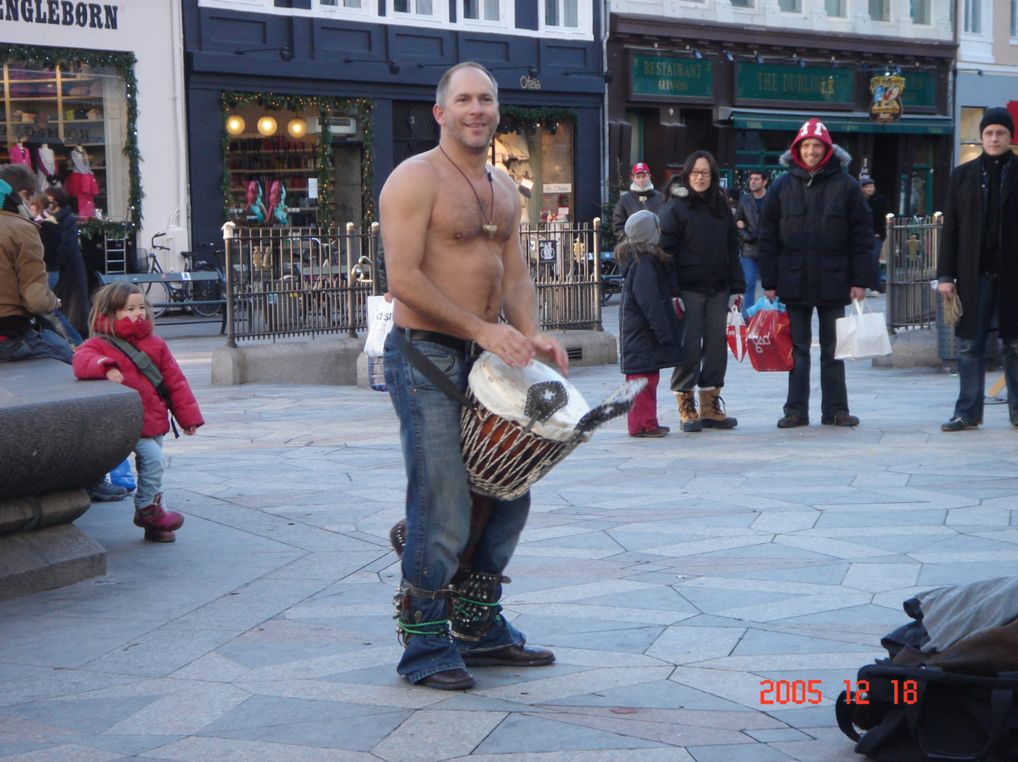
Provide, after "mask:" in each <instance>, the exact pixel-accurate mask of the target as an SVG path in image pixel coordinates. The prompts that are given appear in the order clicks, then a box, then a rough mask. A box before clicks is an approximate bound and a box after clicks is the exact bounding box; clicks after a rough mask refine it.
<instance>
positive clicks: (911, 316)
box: [885, 212, 943, 331]
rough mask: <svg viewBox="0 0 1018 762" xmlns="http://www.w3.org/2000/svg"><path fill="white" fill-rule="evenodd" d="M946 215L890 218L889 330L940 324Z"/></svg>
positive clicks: (888, 244) (888, 229) (889, 216)
mask: <svg viewBox="0 0 1018 762" xmlns="http://www.w3.org/2000/svg"><path fill="white" fill-rule="evenodd" d="M942 227H943V216H942V215H941V213H940V212H936V213H935V214H934V215H933V216H932V217H895V216H894V215H891V214H889V215H887V241H886V242H885V246H886V251H887V327H888V328H889V329H890V330H892V331H894V330H898V329H912V328H932V327H933V326H934V325H935V324H936V322H937V293H936V291H934V290H933V289H932V288H931V287H930V281H933V280H936V277H937V256H938V254H939V251H940V231H941V228H942Z"/></svg>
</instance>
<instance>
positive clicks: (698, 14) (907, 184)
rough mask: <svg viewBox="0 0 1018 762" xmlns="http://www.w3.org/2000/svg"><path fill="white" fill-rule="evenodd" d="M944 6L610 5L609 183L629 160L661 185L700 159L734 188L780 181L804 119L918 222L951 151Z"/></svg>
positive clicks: (945, 0) (950, 50) (794, 1)
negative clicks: (764, 174)
mask: <svg viewBox="0 0 1018 762" xmlns="http://www.w3.org/2000/svg"><path fill="white" fill-rule="evenodd" d="M952 1H953V0H919V1H917V2H906V1H905V0H867V1H866V2H863V0H734V1H733V0H703V2H689V1H687V0H613V2H612V3H611V18H610V26H609V39H608V43H607V64H608V69H607V70H608V72H609V73H610V74H611V75H612V76H611V83H610V84H609V86H608V87H609V97H608V110H609V140H608V156H609V160H608V165H609V171H610V173H611V182H612V183H613V184H617V183H621V182H624V175H625V172H626V168H628V166H629V165H630V164H631V163H632V161H633V160H635V159H637V158H640V159H644V160H646V161H647V162H648V163H649V164H650V165H651V167H652V169H653V170H654V173H655V177H654V179H655V181H656V182H657V183H658V184H661V183H663V182H664V181H665V180H667V178H668V176H669V175H670V173H671V172H673V171H674V170H675V169H676V168H677V167H678V166H679V165H681V163H682V161H683V159H684V158H685V156H687V155H688V154H689V153H690V152H692V151H694V150H697V149H706V150H709V151H711V152H712V153H714V154H715V155H716V156H717V158H718V161H719V163H720V164H721V165H722V167H723V168H724V169H725V182H726V183H729V184H735V185H738V186H740V187H741V185H742V183H743V180H744V178H745V176H746V174H747V173H748V171H749V170H751V169H757V168H760V169H764V170H767V171H769V172H772V173H773V172H777V171H780V170H781V168H780V165H779V163H778V159H779V157H780V155H781V154H782V153H783V152H784V151H785V150H786V149H787V148H788V146H789V144H790V143H791V140H792V137H793V136H794V132H795V130H797V129H798V128H799V127H800V126H801V125H802V123H803V122H804V121H805V120H806V119H808V118H809V117H814V116H815V117H820V118H821V119H822V120H823V121H824V123H825V124H826V125H827V127H828V128H829V129H830V131H831V134H832V136H833V137H834V140H835V142H837V143H838V144H839V145H841V146H842V147H843V148H845V149H846V150H847V151H848V152H849V153H850V154H852V156H853V162H852V165H851V167H850V171H851V172H852V174H854V175H856V176H858V175H860V174H862V173H864V172H865V173H867V174H870V175H872V176H873V177H874V178H875V179H876V182H877V185H878V187H879V188H880V189H881V191H882V192H883V193H884V194H885V195H887V196H888V197H889V198H891V199H892V200H893V205H894V207H895V211H896V212H897V213H899V214H928V213H931V212H932V211H933V209H934V208H937V207H938V203H939V199H940V197H941V196H942V194H943V189H944V187H945V183H946V180H947V170H948V169H949V168H950V156H951V147H952V145H953V133H954V128H953V123H952V122H953V119H952V101H951V86H952V73H951V70H952V62H953V59H954V56H955V49H956V45H955V42H954V39H953V31H952V26H951V24H950V20H949V19H950V2H952ZM616 187H617V186H616Z"/></svg>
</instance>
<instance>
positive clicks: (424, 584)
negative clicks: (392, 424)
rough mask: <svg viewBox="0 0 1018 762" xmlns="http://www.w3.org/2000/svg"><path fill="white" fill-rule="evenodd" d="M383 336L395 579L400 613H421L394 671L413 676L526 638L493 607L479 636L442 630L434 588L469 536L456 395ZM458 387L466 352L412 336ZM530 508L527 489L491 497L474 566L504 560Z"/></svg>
mask: <svg viewBox="0 0 1018 762" xmlns="http://www.w3.org/2000/svg"><path fill="white" fill-rule="evenodd" d="M394 332H395V331H393V332H390V334H389V337H388V338H387V339H386V342H385V384H386V387H387V389H388V391H389V396H390V397H391V399H392V405H393V408H395V411H396V416H397V417H398V418H399V424H400V427H399V428H400V443H401V445H402V449H403V460H404V462H405V465H406V474H407V494H406V524H407V529H406V545H405V547H404V549H403V563H402V567H403V580H404V584H409V585H412V586H413V588H415V590H412V591H410V593H409V606H408V607H406V608H404V610H402V612H401V619H402V620H403V621H404V622H407V621H408V620H409V623H410V624H415V623H429V625H428V626H427V627H422V628H420V629H421V630H422V631H424V632H422V633H421V634H412V635H411V636H410V637H409V639H408V642H407V646H406V650H405V651H404V652H403V658H402V659H400V662H399V666H398V667H397V668H396V671H397V672H399V674H401V675H403V676H404V677H406V678H407V679H408V680H409V681H410V682H412V683H416V682H419V681H421V680H423V679H424V678H426V677H428V676H429V675H433V674H435V673H438V672H446V671H448V670H451V669H463V667H464V663H463V657H462V655H461V654H462V653H466V652H469V653H480V652H484V651H490V650H494V649H496V648H501V647H503V646H507V645H522V644H523V643H524V642H525V638H524V636H523V634H522V633H521V632H519V631H518V630H516V629H515V628H514V627H513V626H512V625H511V624H509V623H508V622H507V621H506V620H505V619H504V618H503V617H502V616H501V614H496V615H495V617H494V619H493V624H492V626H491V627H490V628H489V629H488V631H487V632H486V633H484V635H483V636H482V637H481V640H480V641H478V642H470V643H467V642H463V641H458V640H456V639H454V638H453V637H452V636H451V634H450V630H449V624H448V618H449V617H448V607H449V600H448V598H447V597H441V596H435V595H434V593H435V592H436V591H441V590H443V589H444V588H446V587H448V586H449V584H450V582H451V581H452V579H453V576H454V575H455V574H456V572H457V569H458V568H459V560H460V556H461V554H462V553H463V550H464V548H465V547H466V545H467V541H468V539H469V536H470V514H471V503H472V500H471V495H470V487H469V485H468V483H467V475H466V469H465V468H464V465H463V454H462V449H461V447H460V433H459V432H460V426H459V420H460V410H461V407H460V403H459V402H456V401H454V400H452V399H450V398H449V397H447V396H446V395H445V393H444V392H442V391H441V390H439V389H438V388H437V387H436V386H435V385H434V384H432V383H431V382H430V381H428V380H427V378H426V377H425V376H424V375H423V374H422V373H421V372H420V371H418V370H417V369H416V368H414V367H413V365H411V364H410V363H409V362H408V361H407V360H406V358H405V357H404V356H403V354H402V353H401V352H400V351H399V350H398V349H397V348H396V347H395V345H394V343H393V333H394ZM414 346H415V347H417V349H419V350H420V351H421V352H422V353H423V354H424V355H425V356H426V357H427V358H428V359H429V360H431V361H432V362H433V363H434V364H435V365H436V366H437V367H438V368H439V369H440V370H441V371H442V372H443V373H444V374H445V375H446V376H448V377H449V379H450V380H451V381H452V382H453V383H454V384H455V385H456V386H457V387H459V388H460V389H466V386H467V375H468V373H469V371H470V366H471V361H470V358H468V357H467V356H466V354H465V353H464V352H462V351H457V350H454V349H451V348H449V347H446V346H443V345H441V344H434V343H431V342H425V341H418V342H414ZM529 510H530V493H529V492H528V493H527V494H525V495H523V496H522V497H519V498H517V499H516V500H510V501H501V500H496V501H495V507H494V509H493V510H492V512H491V518H490V520H489V521H488V524H487V525H486V527H485V529H484V531H483V533H482V534H481V537H480V539H479V540H478V542H477V545H476V547H475V549H474V554H473V559H472V562H471V567H472V568H473V569H474V570H475V571H479V572H486V573H491V574H501V573H502V571H503V570H504V569H505V567H506V565H507V564H508V563H509V559H510V558H511V557H512V554H513V551H514V550H515V549H516V543H517V541H518V540H519V537H520V533H521V532H522V531H523V526H524V524H525V523H526V520H527V514H528V512H529Z"/></svg>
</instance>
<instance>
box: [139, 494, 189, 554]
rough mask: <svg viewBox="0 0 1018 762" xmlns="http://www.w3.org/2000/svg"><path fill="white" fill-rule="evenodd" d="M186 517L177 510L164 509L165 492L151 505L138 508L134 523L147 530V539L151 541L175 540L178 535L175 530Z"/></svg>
mask: <svg viewBox="0 0 1018 762" xmlns="http://www.w3.org/2000/svg"><path fill="white" fill-rule="evenodd" d="M183 524H184V517H183V516H181V515H180V514H179V513H177V512H176V511H166V510H163V493H162V492H160V493H159V494H158V495H156V496H155V498H153V500H152V504H151V505H147V506H145V507H144V508H136V509H135V511H134V525H135V526H137V527H141V528H142V529H144V530H145V539H146V540H149V541H151V542H173V541H174V540H176V539H177V536H176V535H175V534H174V533H173V530H175V529H180V527H181V526H183Z"/></svg>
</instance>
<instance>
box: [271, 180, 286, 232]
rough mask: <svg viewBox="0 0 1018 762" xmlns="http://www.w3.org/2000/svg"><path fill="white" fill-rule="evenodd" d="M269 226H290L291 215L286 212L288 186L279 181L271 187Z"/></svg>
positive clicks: (273, 182) (275, 181)
mask: <svg viewBox="0 0 1018 762" xmlns="http://www.w3.org/2000/svg"><path fill="white" fill-rule="evenodd" d="M269 224H270V225H289V224H290V215H289V213H288V212H287V211H286V186H284V185H283V183H282V182H280V181H279V180H273V181H272V185H271V186H269Z"/></svg>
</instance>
